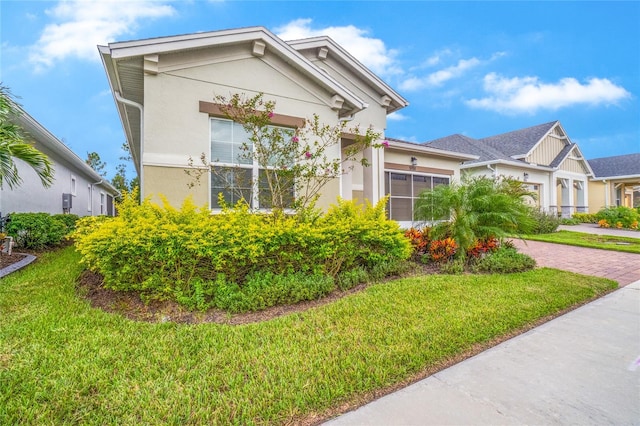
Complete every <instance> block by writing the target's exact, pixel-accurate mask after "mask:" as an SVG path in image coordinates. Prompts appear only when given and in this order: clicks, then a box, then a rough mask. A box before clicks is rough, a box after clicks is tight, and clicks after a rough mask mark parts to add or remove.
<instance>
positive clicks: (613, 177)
mask: <svg viewBox="0 0 640 426" xmlns="http://www.w3.org/2000/svg"><path fill="white" fill-rule="evenodd" d="M626 179H631V180H636V179H640V175H624V176H602V177H601V176H598V177H593V178H591V181H594V182H595V181H599V180H626Z"/></svg>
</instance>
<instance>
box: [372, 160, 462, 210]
mask: <svg viewBox="0 0 640 426" xmlns="http://www.w3.org/2000/svg"><path fill="white" fill-rule="evenodd" d="M392 174H397V175H404V176H407V177H408V178H409V180H410V194H411V195H397V196H394V195H393V194H392V193H391V189H392V188H391V176H392ZM416 176H417V177H426V178H429V179H430V185H431V186H430V189H433V188H434V187H435V186H434V179H446V180H447V183H446V184H445V183H442V182H441V183H439V184H440V185H451V179H452V176H450V175H444V174H439V173H423V172H416V171H408V170H396V169H387V168H385V169H384V195H385V196H387V195H388V196H389V200H388V201H387V209H386V211H387V218H388V219H391V220H395V221H396V222H415V217H414V213H415V203H416V200H417V199H418V197H419V195H420V193H417V194H416V193H415V180H414V177H416ZM436 185H437V184H436ZM424 189H427V188H424ZM424 189H422V190H424ZM422 190H420V192H421V191H422ZM393 199H396V200H397V199H402V200H411V201H410V205H411V212H410V219H395V218H393V217H392V213H393Z"/></svg>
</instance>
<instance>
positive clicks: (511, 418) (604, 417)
mask: <svg viewBox="0 0 640 426" xmlns="http://www.w3.org/2000/svg"><path fill="white" fill-rule="evenodd" d="M639 358H640V281H637V282H635V283H632V284H630V285H628V286H626V287H623V288H620V289H619V290H616V291H615V292H613V293H610V294H609V295H607V296H605V297H603V298H601V299H598V300H596V301H594V302H592V303H589V304H588V305H585V306H582V307H580V308H578V309H576V310H574V311H571V312H569V313H568V314H566V315H563V316H561V317H558V318H556V319H554V320H552V321H550V322H548V323H546V324H543V325H542V326H540V327H537V328H535V329H533V330H531V331H529V332H527V333H524V334H522V335H520V336H517V337H515V338H513V339H510V340H508V341H506V342H504V343H502V344H500V345H497V346H495V347H493V348H491V349H489V350H487V351H485V352H483V353H481V354H478V355H476V356H474V357H472V358H470V359H468V360H465V361H463V362H461V363H459V364H456V365H454V366H452V367H450V368H448V369H446V370H443V371H441V372H439V373H436V374H434V375H433V376H430V377H428V378H426V379H424V380H421V381H420V382H417V383H415V384H413V385H411V386H408V387H406V388H404V389H402V390H400V391H397V392H395V393H392V394H390V395H387V396H385V397H382V398H380V399H378V400H376V401H373V402H371V403H370V404H367V405H365V406H363V407H360V408H359V409H357V410H355V411H352V412H350V413H347V414H344V415H342V416H340V417H338V418H336V419H333V420H332V421H330V422H327V423H326V424H328V425H497V424H499V425H511V424H513V425H521V424H545V425H549V424H580V425H604V424H615V425H640V365H638V363H639V362H640V360H639Z"/></svg>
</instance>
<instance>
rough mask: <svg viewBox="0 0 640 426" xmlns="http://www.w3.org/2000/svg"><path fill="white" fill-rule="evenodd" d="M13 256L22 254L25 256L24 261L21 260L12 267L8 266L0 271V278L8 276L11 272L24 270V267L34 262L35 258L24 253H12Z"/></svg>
mask: <svg viewBox="0 0 640 426" xmlns="http://www.w3.org/2000/svg"><path fill="white" fill-rule="evenodd" d="M14 254H22V255H24V256H25V258H24V259H22V260H21V261H20V262H16V263H14V264H13V265H9V266H7V267H6V268H4V269H1V270H0V278H2V277H4V276H6V275H9V274H10V273H12V272H15V271H17V270H18V269H21V268H24V267H25V266H27V265H28V264H30V263H31V262H33V261H34V260H36V257H35V256H33V255H31V254H26V253H14Z"/></svg>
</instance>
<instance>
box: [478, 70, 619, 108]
mask: <svg viewBox="0 0 640 426" xmlns="http://www.w3.org/2000/svg"><path fill="white" fill-rule="evenodd" d="M484 90H485V91H486V92H488V94H489V96H488V97H485V98H481V99H469V100H468V101H466V103H467V105H469V106H471V107H473V108H479V109H486V110H491V111H497V112H501V113H520V112H528V113H531V114H533V113H535V112H536V111H538V110H540V109H546V110H551V111H555V110H558V109H560V108H565V107H568V106H571V105H577V104H587V105H612V104H616V103H618V102H619V101H621V100H623V99H627V98H629V97H631V93H629V92H628V91H627V90H626V89H624V88H623V87H621V86H617V85H615V84H614V83H612V82H611V81H610V80H608V79H606V78H590V79H588V80H586V82H584V83H580V82H579V81H578V80H576V79H575V78H563V79H561V80H560V81H558V82H557V83H544V82H541V81H540V79H539V78H538V77H522V78H520V77H514V78H506V77H502V76H500V75H498V74H496V73H490V74H487V75H486V76H485V77H484Z"/></svg>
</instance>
